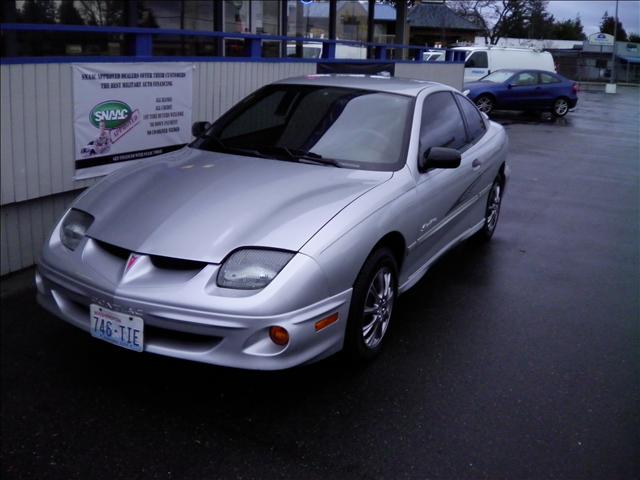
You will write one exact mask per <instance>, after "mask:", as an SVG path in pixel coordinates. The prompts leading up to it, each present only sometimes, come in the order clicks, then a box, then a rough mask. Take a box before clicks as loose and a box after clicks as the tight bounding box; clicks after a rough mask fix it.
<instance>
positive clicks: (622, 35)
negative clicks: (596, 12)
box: [600, 10, 627, 42]
mask: <svg viewBox="0 0 640 480" xmlns="http://www.w3.org/2000/svg"><path fill="white" fill-rule="evenodd" d="M615 23H616V19H615V18H613V17H612V16H610V15H609V12H607V11H606V10H605V12H604V15H602V22H600V31H601V32H602V33H608V34H609V35H613V30H614V27H615ZM616 40H617V41H619V42H625V41H626V40H627V32H625V30H624V27H623V26H622V22H621V21H620V20H618V31H617V33H616Z"/></svg>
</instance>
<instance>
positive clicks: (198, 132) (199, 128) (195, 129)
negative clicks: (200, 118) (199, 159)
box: [191, 122, 211, 138]
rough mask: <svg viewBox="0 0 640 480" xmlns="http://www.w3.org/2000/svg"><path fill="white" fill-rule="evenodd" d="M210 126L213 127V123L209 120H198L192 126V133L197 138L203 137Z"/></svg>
mask: <svg viewBox="0 0 640 480" xmlns="http://www.w3.org/2000/svg"><path fill="white" fill-rule="evenodd" d="M209 128H211V123H209V122H196V123H194V124H193V126H192V127H191V135H193V136H194V137H196V138H198V137H201V136H202V135H203V134H204V133H205V132H206V131H207V130H209Z"/></svg>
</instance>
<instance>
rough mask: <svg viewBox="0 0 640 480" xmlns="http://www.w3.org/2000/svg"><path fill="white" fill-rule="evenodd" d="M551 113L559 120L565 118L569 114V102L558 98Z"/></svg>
mask: <svg viewBox="0 0 640 480" xmlns="http://www.w3.org/2000/svg"><path fill="white" fill-rule="evenodd" d="M551 113H553V116H554V117H557V118H560V117H564V116H565V115H566V114H567V113H569V101H568V100H567V99H566V98H564V97H560V98H557V99H556V101H555V102H553V110H551Z"/></svg>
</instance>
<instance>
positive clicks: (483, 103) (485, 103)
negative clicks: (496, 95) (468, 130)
mask: <svg viewBox="0 0 640 480" xmlns="http://www.w3.org/2000/svg"><path fill="white" fill-rule="evenodd" d="M476 106H477V107H478V110H480V111H481V112H482V113H485V114H487V115H489V114H490V113H491V112H492V111H493V107H494V106H495V102H494V100H493V98H492V97H491V96H489V95H480V96H479V97H478V98H476Z"/></svg>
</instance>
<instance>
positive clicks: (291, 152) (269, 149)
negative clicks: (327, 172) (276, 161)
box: [256, 145, 342, 168]
mask: <svg viewBox="0 0 640 480" xmlns="http://www.w3.org/2000/svg"><path fill="white" fill-rule="evenodd" d="M256 150H257V151H258V152H260V153H275V154H285V155H286V157H287V158H286V159H287V160H289V161H291V162H301V163H302V162H308V163H316V164H320V165H333V166H334V167H338V168H341V167H342V165H341V164H340V162H338V161H337V160H334V159H333V158H324V157H323V156H322V155H320V154H318V153H314V152H310V151H308V150H301V149H296V148H289V147H284V146H281V145H264V146H260V147H256Z"/></svg>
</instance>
